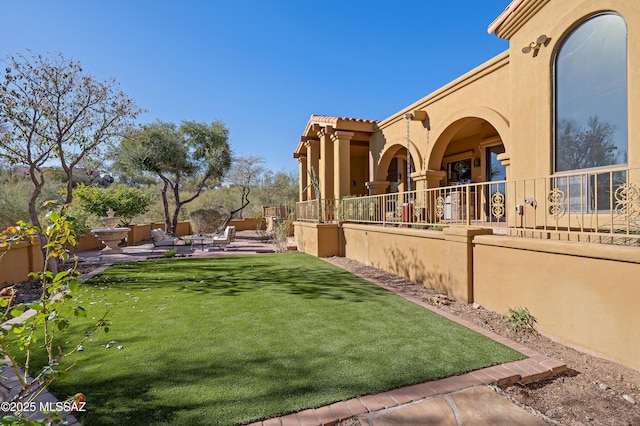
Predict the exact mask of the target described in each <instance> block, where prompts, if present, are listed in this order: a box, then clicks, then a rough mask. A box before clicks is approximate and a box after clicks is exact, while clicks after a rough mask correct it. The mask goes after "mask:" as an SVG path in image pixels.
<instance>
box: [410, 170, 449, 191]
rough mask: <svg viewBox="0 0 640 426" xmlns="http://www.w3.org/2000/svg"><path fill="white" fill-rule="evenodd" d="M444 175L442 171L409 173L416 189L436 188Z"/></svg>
mask: <svg viewBox="0 0 640 426" xmlns="http://www.w3.org/2000/svg"><path fill="white" fill-rule="evenodd" d="M445 175H446V172H445V171H444V170H420V171H419V172H414V173H411V177H412V178H413V181H414V182H415V183H416V189H430V188H438V187H439V186H440V181H441V180H442V179H444V177H445Z"/></svg>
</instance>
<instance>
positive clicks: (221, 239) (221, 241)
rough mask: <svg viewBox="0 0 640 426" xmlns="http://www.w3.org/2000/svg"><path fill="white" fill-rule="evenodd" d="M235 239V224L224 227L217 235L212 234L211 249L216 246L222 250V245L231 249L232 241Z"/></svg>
mask: <svg viewBox="0 0 640 426" xmlns="http://www.w3.org/2000/svg"><path fill="white" fill-rule="evenodd" d="M235 240H236V227H235V226H227V227H226V228H224V232H223V233H222V234H219V235H214V236H213V249H214V250H215V248H216V246H217V247H219V248H220V249H221V250H224V249H223V248H222V246H227V248H229V249H232V248H234V247H232V244H233V242H234V241H235Z"/></svg>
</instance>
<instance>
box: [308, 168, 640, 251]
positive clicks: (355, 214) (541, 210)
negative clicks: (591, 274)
mask: <svg viewBox="0 0 640 426" xmlns="http://www.w3.org/2000/svg"><path fill="white" fill-rule="evenodd" d="M296 220H299V221H313V222H333V221H349V222H357V223H368V224H378V225H382V226H404V227H413V228H424V229H442V228H443V227H445V226H451V225H456V226H478V227H488V228H493V229H494V233H498V234H508V235H516V236H524V237H539V238H555V239H567V240H579V241H591V242H601V243H611V244H633V245H638V244H639V243H640V169H630V168H616V169H608V170H597V171H588V172H583V173H575V174H563V175H554V176H549V177H544V178H535V179H522V180H507V181H494V182H485V183H475V184H469V185H459V186H448V187H441V188H433V189H427V190H419V191H410V192H400V193H391V194H382V195H371V196H362V197H345V198H343V199H341V200H325V199H322V200H309V201H305V202H301V203H298V204H297V206H296Z"/></svg>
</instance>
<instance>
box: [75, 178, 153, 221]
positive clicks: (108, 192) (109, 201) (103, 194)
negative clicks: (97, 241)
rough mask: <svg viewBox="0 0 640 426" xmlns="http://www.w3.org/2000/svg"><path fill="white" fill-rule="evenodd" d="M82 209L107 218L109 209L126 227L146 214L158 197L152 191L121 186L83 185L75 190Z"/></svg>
mask: <svg viewBox="0 0 640 426" xmlns="http://www.w3.org/2000/svg"><path fill="white" fill-rule="evenodd" d="M75 193H76V197H77V198H78V201H79V203H80V207H81V208H82V209H83V210H85V211H86V212H88V213H91V214H93V215H95V216H97V217H105V216H106V215H107V211H108V210H109V209H113V211H114V212H115V214H116V216H120V217H121V220H122V223H123V224H124V226H127V225H129V223H131V219H133V218H134V217H136V216H138V215H141V214H144V213H146V212H147V211H148V210H149V207H150V206H151V205H152V204H153V203H154V202H155V200H156V195H155V194H154V193H153V192H151V191H144V190H142V189H139V188H132V187H126V186H119V185H111V186H109V187H108V188H99V187H95V186H86V185H83V184H80V185H78V186H77V187H76V188H75Z"/></svg>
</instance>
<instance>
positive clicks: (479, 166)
mask: <svg viewBox="0 0 640 426" xmlns="http://www.w3.org/2000/svg"><path fill="white" fill-rule="evenodd" d="M504 152H505V147H504V144H503V142H502V138H501V137H500V135H499V134H498V131H497V130H496V128H495V127H494V126H493V125H491V123H489V122H488V121H486V120H484V119H482V118H477V117H466V118H462V119H460V120H457V121H456V122H454V123H452V124H451V125H450V126H449V127H448V128H447V129H446V130H445V131H444V132H442V134H441V136H440V137H439V138H438V140H437V141H436V145H435V146H434V149H433V150H432V155H431V158H430V159H429V165H430V168H432V169H435V170H442V171H444V172H445V177H444V179H443V180H442V181H441V182H440V185H441V186H455V185H464V184H469V183H481V182H491V181H497V180H504V179H506V167H505V166H504V165H502V163H501V162H500V160H498V156H499V155H500V154H503V153H504Z"/></svg>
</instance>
